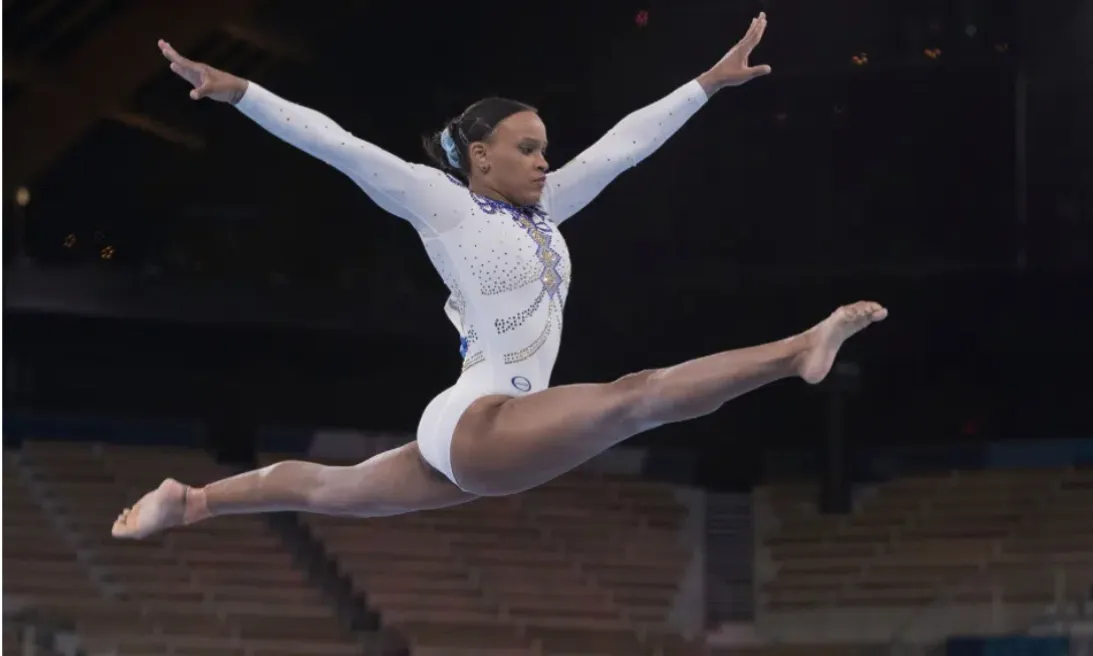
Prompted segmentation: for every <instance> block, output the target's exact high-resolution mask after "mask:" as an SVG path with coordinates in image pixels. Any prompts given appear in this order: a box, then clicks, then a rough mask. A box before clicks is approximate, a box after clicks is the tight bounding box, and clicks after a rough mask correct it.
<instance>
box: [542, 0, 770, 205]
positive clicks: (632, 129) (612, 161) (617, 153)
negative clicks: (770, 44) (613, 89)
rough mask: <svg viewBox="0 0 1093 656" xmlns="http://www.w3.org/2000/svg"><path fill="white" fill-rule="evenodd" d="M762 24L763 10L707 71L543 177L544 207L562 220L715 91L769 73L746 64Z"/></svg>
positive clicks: (662, 139) (643, 155)
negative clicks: (544, 184)
mask: <svg viewBox="0 0 1093 656" xmlns="http://www.w3.org/2000/svg"><path fill="white" fill-rule="evenodd" d="M766 27H767V17H766V14H762V13H761V14H759V16H758V17H757V18H755V19H753V20H752V22H751V26H750V27H749V28H748V32H747V34H745V35H744V38H743V39H741V40H740V42H739V43H737V44H736V45H735V46H733V47H732V49H731V50H729V52H728V54H726V55H725V56H724V57H722V58H721V60H720V61H719V62H717V64H715V65H714V66H713V68H711V69H710V70H708V71H706V72H705V73H703V74H702V75H700V76H698V77H697V78H695V79H694V80H692V81H690V82H688V83H687V84H685V85H683V86H682V87H680V88H678V89H676V90H675V91H673V92H672V93H671V94H669V95H667V96H665V97H664V98H662V99H660V100H658V101H657V102H655V103H653V104H652V105H648V106H646V107H643V108H642V109H639V110H637V111H636V112H633V113H632V114H630V115H629V116H627V117H626V118H624V119H622V120H621V121H619V123H618V124H617V125H615V127H613V128H611V131H610V132H608V133H607V134H606V135H604V136H603V137H602V138H601V139H600V140H599V141H597V142H596V143H594V144H593V145H592V146H590V147H589V148H587V149H586V150H585V151H584V152H582V153H581V154H580V155H578V156H577V157H575V158H574V159H573V160H572V161H570V162H569V163H568V164H566V165H565V166H563V167H562V168H560V169H558V170H557V171H554V172H552V173H550V174H548V175H547V185H546V189H545V190H544V198H543V205H544V207H545V209H546V210H547V211H548V212H549V213H550V216H551V219H553V221H554V222H555V223H561V222H562V221H565V220H566V219H568V218H569V217H571V216H573V215H574V214H576V213H577V212H578V211H580V210H581V209H582V208H583V207H584V206H585V205H588V204H589V203H590V202H592V199H594V198H595V197H596V196H598V195H599V194H600V192H601V191H603V190H604V188H605V187H607V185H608V184H610V183H611V181H612V180H614V179H615V178H616V177H618V176H619V174H620V173H622V172H623V171H625V170H626V169H628V168H630V167H632V166H635V165H637V164H638V162H641V161H642V160H643V159H645V158H646V157H648V156H649V155H651V154H652V153H653V152H654V151H655V150H656V149H657V148H659V147H660V145H661V144H663V143H664V142H665V141H666V140H667V139H668V138H669V137H671V136H672V135H673V134H675V133H676V131H677V130H679V128H681V127H683V124H684V123H686V122H687V119H689V118H691V117H692V116H694V115H695V113H696V112H697V111H698V110H699V108H701V107H702V106H703V105H705V104H706V101H707V100H708V99H709V98H710V96H712V95H713V94H714V93H716V92H717V91H718V90H719V89H721V88H723V87H729V86H739V85H741V84H744V83H745V82H747V81H749V80H752V79H754V78H757V77H761V76H763V75H767V74H768V73H770V67H769V66H766V65H763V66H751V65H749V64H748V56H749V55H750V54H751V52H752V50H754V49H755V46H757V45H759V41H760V40H761V39H762V38H763V32H764V30H766Z"/></svg>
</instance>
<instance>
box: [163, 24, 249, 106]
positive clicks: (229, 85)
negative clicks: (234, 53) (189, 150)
mask: <svg viewBox="0 0 1093 656" xmlns="http://www.w3.org/2000/svg"><path fill="white" fill-rule="evenodd" d="M159 51H160V52H162V53H163V56H164V57H166V58H167V60H168V61H170V62H171V70H172V71H174V72H175V73H176V74H177V75H178V76H179V77H180V78H182V79H183V80H186V81H187V82H189V83H190V84H191V85H193V87H194V88H193V90H191V91H190V97H191V98H193V99H194V100H201V99H202V98H209V99H211V100H216V101H218V102H226V103H231V104H233V105H234V104H235V103H237V102H239V101H240V99H242V98H243V94H244V93H246V91H247V81H246V80H244V79H243V78H240V77H236V76H234V75H232V74H231V73H225V72H224V71H222V70H220V69H217V68H213V67H212V66H209V65H208V64H202V63H201V62H195V61H191V60H189V59H186V58H185V57H183V56H182V55H180V54H178V52H177V51H176V50H175V49H174V48H172V47H171V44H169V43H167V42H166V41H164V40H163V39H160V40H159Z"/></svg>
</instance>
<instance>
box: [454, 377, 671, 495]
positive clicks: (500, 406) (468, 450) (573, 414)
mask: <svg viewBox="0 0 1093 656" xmlns="http://www.w3.org/2000/svg"><path fill="white" fill-rule="evenodd" d="M650 374H651V372H641V373H637V374H631V375H629V376H625V377H623V378H620V379H619V380H616V381H614V382H611V383H594V384H580V385H563V386H559V387H552V388H549V389H546V390H543V391H541V392H536V393H534V394H528V395H526V396H520V397H515V398H514V397H508V396H487V397H483V398H481V399H478V400H477V401H476V402H475V403H473V404H472V405H471V406H470V407H469V408H468V409H467V411H466V412H464V413H463V416H462V417H461V418H460V420H459V422H458V423H457V424H456V427H455V433H454V435H453V441H452V451H451V458H452V469H453V470H454V473H455V476H456V479H457V480H458V481H459V484H460V486H461V487H462V488H463V489H466V490H470V491H472V492H475V493H477V494H513V493H516V492H521V491H523V490H528V489H531V488H533V487H536V486H538V485H541V484H543V483H545V482H547V481H549V480H551V479H553V478H556V477H557V476H560V475H561V474H564V473H566V472H567V471H570V470H571V469H573V468H575V467H577V466H579V465H581V464H582V463H584V462H586V461H588V460H589V459H591V458H593V457H594V456H596V455H598V454H600V453H602V452H603V451H605V450H607V449H609V448H610V447H612V446H614V445H615V444H618V443H619V442H622V441H623V440H625V439H627V438H629V437H632V436H634V435H636V434H638V433H640V432H642V431H643V430H646V429H648V428H651V426H649V425H647V424H646V423H645V422H644V421H643V416H644V413H643V412H642V410H641V408H642V406H643V404H644V400H645V397H644V392H645V389H646V382H647V380H648V377H649V375H650Z"/></svg>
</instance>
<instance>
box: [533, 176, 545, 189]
mask: <svg viewBox="0 0 1093 656" xmlns="http://www.w3.org/2000/svg"><path fill="white" fill-rule="evenodd" d="M531 184H533V185H535V186H536V187H538V188H540V189H542V188H543V187H544V186H546V176H545V175H544V176H542V177H540V178H535V179H534V180H532V181H531Z"/></svg>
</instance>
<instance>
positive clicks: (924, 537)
mask: <svg viewBox="0 0 1093 656" xmlns="http://www.w3.org/2000/svg"><path fill="white" fill-rule="evenodd" d="M814 495H815V492H814V490H812V489H809V488H808V487H805V486H800V485H783V486H774V487H771V488H768V489H766V490H765V491H764V492H763V493H762V494H761V495H760V496H759V499H760V500H761V502H760V503H759V504H758V505H757V507H758V508H759V509H760V512H762V511H763V509H764V508H765V509H766V510H768V511H769V516H768V517H767V520H768V521H767V522H766V524H767V525H769V526H771V527H772V528H771V530H769V531H768V532H767V534H766V535H763V536H761V541H762V546H763V551H764V552H765V557H766V558H768V559H769V560H770V561H771V562H773V564H774V565H775V568H776V569H775V575H774V576H773V578H772V579H771V580H769V581H765V582H763V585H762V595H761V606H762V608H763V609H764V611H766V612H777V611H780V610H800V609H808V608H819V607H862V606H870V607H878V606H888V607H915V606H921V605H924V604H928V603H930V602H931V601H933V600H935V599H937V598H938V597H939V596H941V595H942V594H947V595H951V599H952V600H953V601H954V602H972V603H975V602H986V601H990V600H992V599H993V598H994V597H995V595H998V594H1001V597H1002V600H1004V601H1006V602H1014V603H1029V602H1031V603H1049V602H1051V601H1052V600H1053V599H1054V596H1055V593H1056V581H1055V577H1054V576H1052V575H1051V574H1050V573H1049V571H1050V564H1051V563H1055V564H1057V566H1058V567H1061V568H1063V569H1064V570H1065V573H1066V579H1067V581H1068V583H1069V585H1070V586H1071V588H1072V589H1076V590H1081V589H1083V588H1084V589H1086V590H1088V588H1089V586H1090V584H1093V522H1090V521H1089V509H1090V508H1091V507H1093V472H1091V471H1090V470H1073V469H1068V470H1015V471H984V472H961V473H953V474H948V475H939V476H927V477H915V478H905V479H898V480H893V481H890V482H887V483H884V484H882V485H879V486H877V487H876V488H875V489H874V490H873V491H872V493H871V494H869V495H868V496H866V497H864V498H861V499H859V502H858V504H857V507H856V508H855V509H854V512H853V513H851V514H850V515H848V516H845V517H837V516H823V515H820V514H819V513H818V512H817V511H816V506H815V503H814V501H813V498H814Z"/></svg>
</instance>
